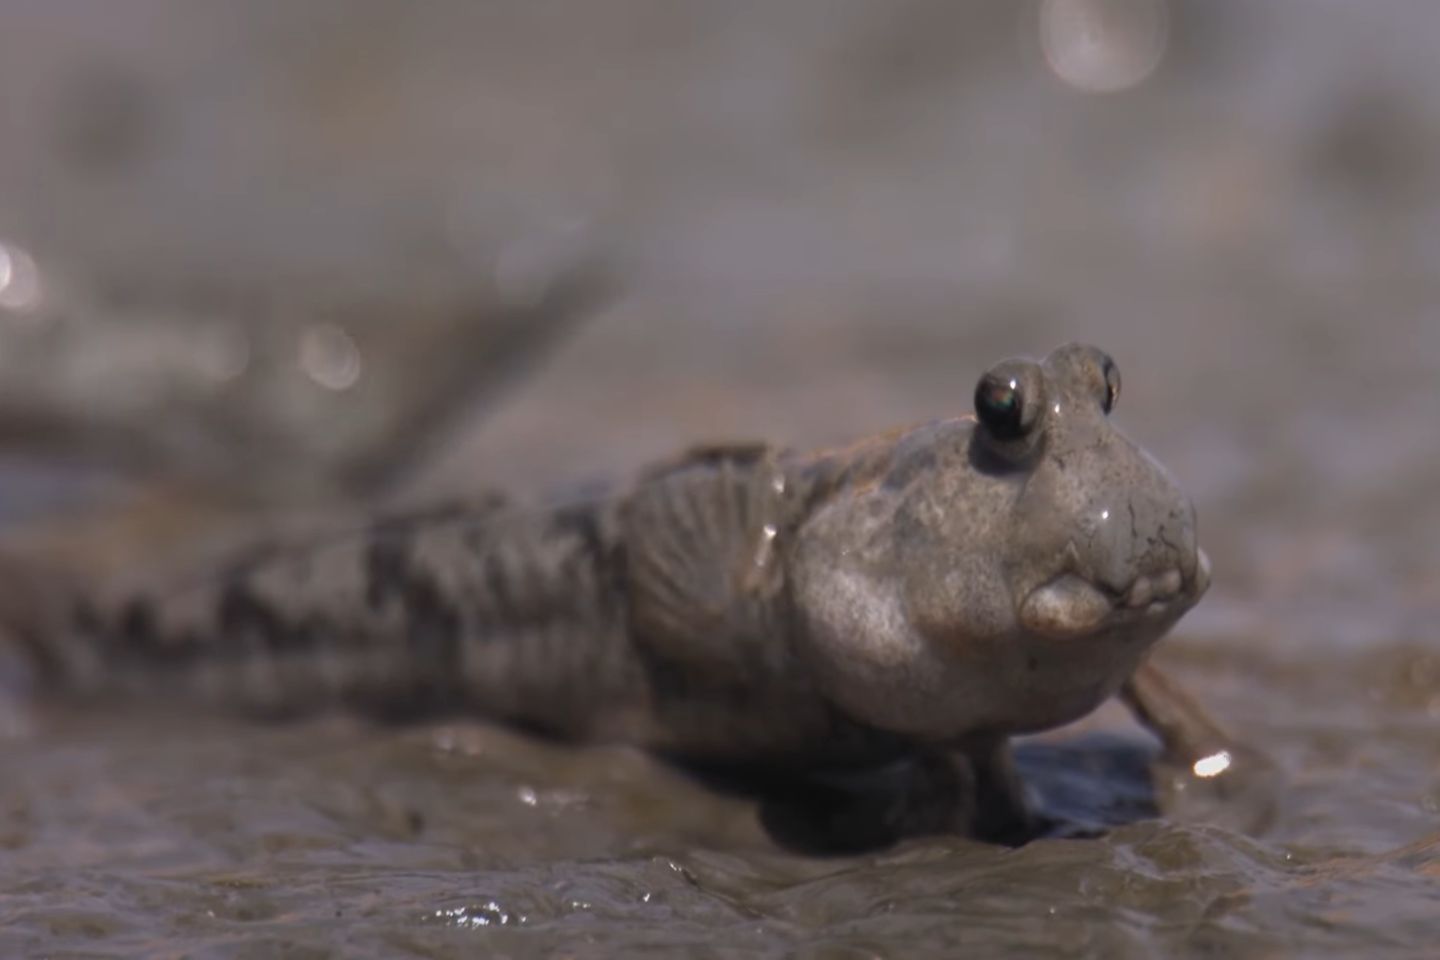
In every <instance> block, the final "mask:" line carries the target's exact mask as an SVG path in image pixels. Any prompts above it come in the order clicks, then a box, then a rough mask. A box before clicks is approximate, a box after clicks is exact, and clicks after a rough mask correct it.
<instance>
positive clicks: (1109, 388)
mask: <svg viewBox="0 0 1440 960" xmlns="http://www.w3.org/2000/svg"><path fill="white" fill-rule="evenodd" d="M1101 371H1102V372H1103V373H1104V375H1105V399H1104V400H1102V401H1101V403H1100V406H1101V408H1102V409H1103V410H1104V411H1105V413H1106V414H1109V413H1110V411H1111V410H1114V409H1115V404H1116V403H1117V402H1118V401H1119V400H1120V368H1119V367H1117V366H1115V361H1114V360H1111V359H1110V358H1109V357H1106V358H1105V362H1104V363H1103V364H1102V365H1101Z"/></svg>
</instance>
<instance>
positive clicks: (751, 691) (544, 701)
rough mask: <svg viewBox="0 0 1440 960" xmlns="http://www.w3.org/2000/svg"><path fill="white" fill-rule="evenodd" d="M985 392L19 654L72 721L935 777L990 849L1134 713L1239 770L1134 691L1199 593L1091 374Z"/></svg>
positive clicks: (200, 592)
mask: <svg viewBox="0 0 1440 960" xmlns="http://www.w3.org/2000/svg"><path fill="white" fill-rule="evenodd" d="M980 390H981V391H982V392H983V391H986V390H989V391H991V394H989V395H988V396H990V398H991V399H992V400H993V399H995V398H996V397H999V398H1000V399H1001V400H1002V401H1005V402H1010V406H1008V407H1006V408H1004V410H1003V411H1001V412H1002V413H1004V414H1006V415H1013V417H1012V419H1010V420H1008V421H1007V420H1005V419H1004V417H1003V416H1002V417H999V419H996V416H991V417H990V418H989V419H987V416H986V414H987V413H990V414H992V415H993V414H995V410H994V409H992V408H991V407H990V406H987V405H982V407H981V409H980V413H981V417H980V420H979V421H978V422H977V420H975V419H972V418H968V417H967V418H963V419H955V420H945V421H940V422H937V423H931V424H927V425H924V426H920V427H916V428H913V429H906V430H899V431H895V432H892V433H889V434H886V435H883V436H880V437H876V438H873V439H869V440H866V441H863V442H861V443H859V444H857V445H855V446H853V447H849V448H846V449H842V450H830V451H821V452H818V453H811V454H796V453H791V452H787V451H782V450H779V449H776V448H772V447H768V446H765V445H754V446H720V447H713V448H701V449H696V450H693V451H691V452H689V453H687V454H686V455H684V456H682V457H680V458H678V459H677V460H675V461H673V462H670V463H667V464H664V465H661V466H659V467H656V468H653V469H651V470H650V471H648V472H646V473H645V474H643V475H642V476H641V477H640V478H639V479H638V480H637V481H636V482H635V483H633V484H632V485H630V486H629V487H627V488H625V489H622V490H618V491H614V492H612V493H610V494H608V495H606V496H602V497H598V498H595V499H591V500H586V501H580V502H574V503H569V504H565V505H561V506H554V507H543V508H542V507H532V508H523V507H520V506H514V505H510V504H507V503H504V502H498V501H486V502H477V503H472V504H462V505H457V506H454V507H451V508H446V509H440V510H435V511H431V512H428V513H417V514H414V515H411V516H407V517H398V518H392V519H388V520H385V521H382V522H379V523H377V524H375V525H373V526H371V527H370V528H369V529H366V530H364V531H362V532H360V533H357V534H354V535H349V536H342V537H336V538H332V539H330V540H327V541H324V542H318V543H309V544H304V545H290V546H280V547H272V548H269V549H266V550H259V551H255V552H253V553H251V554H250V555H248V556H244V557H240V558H238V559H236V560H235V561H234V562H233V563H232V564H231V565H230V566H229V567H228V568H226V569H223V570H220V571H217V572H214V573H212V574H206V575H202V576H200V577H198V578H197V580H196V582H194V583H191V584H188V585H183V584H182V585H176V586H172V587H171V588H170V589H167V590H161V591H145V592H138V593H125V592H121V593H120V594H119V595H116V596H113V597H110V598H108V599H106V598H100V597H96V596H93V595H87V596H85V597H84V599H79V600H69V601H67V602H66V603H65V605H64V606H63V607H57V608H53V609H50V610H48V611H47V615H46V616H44V617H37V616H34V615H31V616H30V617H29V618H28V619H16V618H14V617H12V618H11V620H12V623H11V627H12V630H11V632H12V633H13V634H15V635H16V636H18V637H20V638H21V639H22V640H24V641H26V646H27V649H28V651H29V652H30V654H31V661H32V663H33V664H34V666H35V672H36V673H37V674H38V675H39V676H41V677H42V678H48V679H49V680H51V681H53V682H55V683H57V684H59V685H61V686H64V687H66V688H69V689H79V690H82V691H84V690H89V691H133V692H140V693H143V694H145V695H147V696H151V697H159V698H172V697H173V698H182V697H193V698H198V699H201V700H204V701H211V702H216V703H231V704H235V705H241V706H244V707H247V708H251V709H259V710H263V711H266V712H269V713H281V714H288V713H294V712H300V711H304V710H313V709H316V708H320V707H326V706H349V707H353V708H356V709H360V710H362V711H366V712H372V713H382V714H390V715H393V714H404V715H413V714H426V715H437V714H473V715H480V716H487V717H494V718H499V719H503V720H506V721H510V722H513V723H516V724H519V725H522V726H525V727H527V728H531V729H535V730H539V731H544V732H547V733H550V734H554V735H559V736H564V737H569V738H576V739H588V740H622V741H629V742H633V743H637V744H641V745H644V746H646V747H649V748H651V749H654V750H656V751H659V752H662V753H665V754H669V755H674V756H678V757H684V758H688V759H692V760H699V761H706V762H719V763H737V764H763V765H773V766H777V767H785V768H789V769H802V768H803V769H812V770H846V769H857V768H863V767H867V766H871V765H876V764H881V763H886V762H890V761H893V760H896V759H899V758H903V757H907V756H918V755H931V756H933V755H936V754H941V753H944V754H950V755H954V756H958V757H960V758H963V759H964V760H965V761H967V762H968V771H969V772H968V776H969V777H970V779H971V781H972V782H973V784H974V786H975V787H976V788H977V791H978V811H979V823H978V824H976V827H977V829H979V830H980V831H982V832H986V833H992V834H1005V833H1009V832H1013V831H1016V830H1024V829H1025V827H1026V825H1027V823H1028V819H1027V813H1026V809H1025V805H1024V802H1023V799H1022V793H1021V789H1020V786H1019V784H1018V781H1017V780H1016V777H1015V775H1014V773H1013V770H1012V768H1011V764H1010V759H1009V752H1008V738H1010V737H1011V736H1013V735H1016V734H1022V733H1028V732H1033V731H1039V730H1045V729H1048V728H1051V727H1055V726H1058V725H1061V724H1065V723H1068V722H1070V721H1072V720H1075V719H1077V718H1079V717H1081V716H1083V715H1084V714H1086V713H1088V712H1090V711H1091V710H1093V709H1094V708H1095V707H1097V706H1098V705H1099V704H1100V703H1101V702H1103V701H1104V700H1105V699H1106V698H1108V697H1110V696H1112V695H1115V694H1117V693H1120V694H1121V695H1122V696H1123V698H1124V699H1125V700H1126V702H1127V703H1128V704H1129V705H1130V706H1131V707H1132V709H1133V710H1134V711H1135V712H1136V714H1137V715H1138V716H1139V717H1140V718H1141V720H1142V721H1143V722H1145V723H1146V724H1147V725H1149V726H1150V727H1151V728H1152V729H1154V730H1155V731H1156V732H1157V733H1158V734H1159V735H1160V736H1161V738H1162V739H1163V740H1164V741H1165V744H1166V746H1167V747H1168V748H1169V749H1171V750H1172V751H1173V752H1176V753H1178V754H1180V755H1181V756H1182V757H1198V756H1201V755H1204V754H1205V753H1206V752H1208V751H1210V750H1213V749H1216V748H1217V747H1218V746H1219V745H1220V744H1221V743H1223V742H1224V741H1223V737H1222V735H1221V734H1220V733H1219V732H1218V731H1217V730H1216V729H1215V728H1214V726H1213V725H1211V724H1210V723H1209V722H1208V721H1207V720H1206V719H1205V718H1204V715H1203V713H1201V712H1200V711H1199V709H1198V708H1196V707H1195V706H1194V704H1193V703H1191V702H1190V701H1188V700H1187V699H1186V698H1185V697H1184V695H1183V694H1182V693H1180V692H1179V691H1178V690H1176V689H1175V688H1174V687H1173V685H1172V684H1170V683H1169V682H1168V681H1166V680H1165V678H1163V677H1161V676H1160V675H1159V674H1158V673H1156V672H1155V671H1154V668H1152V667H1149V666H1147V665H1145V664H1144V658H1145V655H1146V653H1147V651H1148V650H1149V649H1150V647H1151V646H1152V644H1154V642H1155V641H1156V640H1158V639H1159V638H1160V637H1161V636H1162V635H1163V634H1164V633H1165V632H1166V631H1167V630H1168V629H1169V628H1170V627H1171V626H1172V625H1173V624H1174V623H1175V621H1176V620H1178V619H1179V618H1180V616H1181V615H1182V614H1183V613H1184V612H1185V611H1186V610H1188V609H1189V608H1190V607H1191V606H1192V605H1194V604H1195V602H1196V601H1198V600H1199V599H1200V596H1201V595H1202V594H1203V593H1204V592H1205V589H1206V587H1207V586H1208V583H1209V569H1208V563H1207V561H1206V560H1205V557H1204V554H1203V553H1201V552H1200V550H1199V548H1198V547H1197V544H1196V534H1195V517H1194V510H1193V508H1192V507H1191V505H1190V502H1189V501H1188V499H1187V498H1186V497H1185V495H1184V494H1183V493H1182V492H1181V491H1180V489H1179V488H1178V487H1177V486H1176V484H1175V482H1174V481H1173V480H1172V479H1171V477H1170V475H1169V474H1168V473H1167V472H1166V471H1165V470H1164V469H1163V468H1162V467H1161V466H1160V465H1159V464H1158V463H1156V462H1155V461H1154V460H1153V459H1151V458H1150V457H1149V455H1147V454H1146V453H1145V452H1144V451H1143V450H1142V449H1140V448H1139V447H1138V446H1136V445H1135V444H1134V443H1132V442H1131V441H1129V440H1128V439H1126V438H1125V437H1124V436H1123V435H1122V434H1121V433H1120V432H1119V431H1117V430H1116V429H1115V428H1114V427H1113V426H1111V424H1110V422H1109V420H1108V419H1107V413H1108V410H1109V408H1110V406H1111V405H1112V404H1113V402H1114V399H1115V396H1116V394H1117V393H1118V374H1116V373H1115V371H1114V366H1113V364H1112V363H1111V362H1110V360H1109V358H1108V357H1106V356H1105V355H1104V354H1103V353H1101V352H1100V351H1098V350H1096V349H1094V348H1093V347H1086V346H1080V345H1070V346H1066V347H1062V348H1060V349H1058V350H1056V351H1055V352H1053V353H1052V354H1050V355H1049V356H1048V357H1047V358H1046V359H1045V360H1044V361H1043V362H1042V363H1038V364H1037V363H1034V362H1031V361H1019V360H1017V361H1008V362H1007V363H1004V364H1001V365H999V366H997V367H995V368H993V369H992V370H991V371H990V372H989V373H988V374H987V375H986V378H984V379H982V382H981V387H980ZM994 391H999V393H998V394H997V393H995V392H994ZM1007 391H1009V392H1008V394H1007ZM1011 401H1013V402H1011ZM977 402H979V394H977ZM992 420H993V421H994V422H993V423H992V422H991V421H992ZM11 606H13V604H11ZM56 617H59V618H60V619H58V620H57V619H56Z"/></svg>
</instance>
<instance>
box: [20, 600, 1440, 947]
mask: <svg viewBox="0 0 1440 960" xmlns="http://www.w3.org/2000/svg"><path fill="white" fill-rule="evenodd" d="M1206 604H1207V606H1213V607H1216V608H1224V607H1226V606H1227V604H1226V602H1225V601H1224V600H1223V598H1222V599H1219V600H1218V601H1217V600H1215V599H1214V598H1211V599H1208V600H1207V601H1206ZM1276 615H1277V611H1265V612H1262V611H1261V610H1260V609H1259V608H1258V607H1255V606H1246V605H1241V604H1234V605H1233V609H1216V610H1215V611H1213V613H1212V615H1211V616H1210V617H1209V618H1207V619H1208V620H1209V621H1210V622H1211V623H1213V624H1221V623H1222V622H1225V621H1228V622H1231V623H1234V624H1237V625H1240V624H1243V625H1244V629H1243V630H1237V631H1236V632H1227V631H1224V630H1221V629H1218V628H1212V629H1211V631H1210V632H1209V633H1207V634H1205V635H1203V636H1202V635H1198V634H1192V635H1191V636H1190V637H1189V638H1187V640H1186V642H1185V643H1183V644H1178V643H1177V644H1173V645H1172V647H1173V648H1172V650H1170V651H1169V656H1167V657H1166V660H1167V663H1168V664H1169V666H1170V667H1171V668H1172V669H1173V670H1174V671H1175V672H1176V673H1177V674H1178V675H1179V676H1180V677H1182V678H1183V679H1184V680H1186V681H1187V682H1188V683H1189V684H1190V685H1191V687H1192V688H1193V690H1194V692H1196V693H1197V694H1198V695H1200V696H1201V697H1203V699H1204V700H1205V701H1206V702H1207V703H1208V704H1209V705H1210V706H1211V707H1212V708H1213V709H1214V710H1215V711H1216V713H1217V714H1218V715H1219V716H1221V717H1223V718H1224V719H1225V722H1226V723H1227V724H1228V725H1229V726H1230V727H1231V728H1232V729H1233V730H1236V731H1241V732H1243V733H1244V735H1245V736H1246V738H1247V739H1248V740H1249V741H1250V742H1252V743H1256V744H1259V745H1261V746H1263V748H1264V749H1265V750H1267V751H1269V752H1270V753H1271V754H1272V756H1273V757H1274V759H1275V760H1276V761H1278V764H1279V766H1280V768H1281V770H1282V776H1281V780H1280V782H1275V781H1271V780H1262V781H1261V782H1260V783H1259V785H1258V787H1257V789H1256V791H1255V792H1254V793H1252V794H1249V795H1247V794H1243V793H1242V794H1240V795H1237V796H1229V797H1224V798H1215V797H1203V796H1193V795H1188V793H1193V792H1194V791H1196V790H1197V788H1198V786H1199V785H1198V784H1197V783H1196V782H1195V781H1190V782H1188V783H1185V784H1184V787H1185V789H1183V790H1181V791H1180V792H1179V793H1175V792H1171V791H1165V790H1162V791H1161V792H1160V797H1159V798H1158V799H1159V800H1160V802H1161V805H1162V806H1163V807H1164V810H1163V812H1162V813H1158V814H1157V813H1156V812H1155V811H1153V810H1151V809H1149V806H1150V803H1151V802H1152V800H1153V799H1155V798H1154V797H1153V796H1152V793H1151V790H1150V788H1149V781H1148V777H1147V766H1146V763H1147V760H1149V759H1150V752H1151V751H1150V748H1149V745H1148V744H1147V743H1146V741H1145V738H1144V737H1143V735H1142V734H1140V733H1139V731H1138V730H1137V729H1136V728H1134V727H1133V726H1130V725H1129V724H1128V722H1127V721H1126V720H1125V719H1124V718H1123V717H1122V716H1121V715H1120V713H1119V711H1118V710H1115V711H1111V710H1109V709H1107V710H1106V711H1102V714H1101V715H1100V717H1099V718H1098V719H1097V720H1095V721H1092V722H1091V723H1090V724H1089V725H1088V730H1082V731H1080V732H1073V731H1072V732H1067V733H1063V734H1061V735H1058V736H1054V737H1047V738H1045V739H1044V740H1043V741H1031V742H1028V743H1026V744H1025V747H1024V750H1023V752H1022V755H1021V759H1022V766H1023V769H1024V772H1025V775H1026V777H1027V779H1028V781H1029V782H1030V784H1031V786H1032V789H1034V790H1035V791H1036V793H1037V794H1038V795H1039V797H1040V799H1041V804H1042V809H1043V810H1045V811H1046V812H1047V813H1049V814H1051V815H1052V816H1057V817H1060V818H1064V819H1069V820H1071V821H1087V822H1090V823H1096V822H1104V821H1111V822H1114V823H1116V825H1115V826H1113V827H1112V828H1111V829H1109V830H1108V831H1107V832H1104V833H1103V834H1101V835H1099V836H1086V837H1083V838H1074V839H1069V838H1067V839H1042V840H1038V841H1035V842H1032V843H1030V844H1029V845H1027V846H1024V847H1021V848H1018V849H1009V848H1004V847H997V846H990V845H985V844H980V843H976V842H972V841H968V840H964V839H961V838H957V837H943V836H931V837H922V838H916V839H911V840H906V841H903V842H901V843H899V844H897V845H895V846H893V847H890V848H886V849H882V850H879V851H873V852H869V853H866V854H863V855H858V856H840V857H834V856H816V855H808V854H802V853H797V852H792V851H789V850H787V849H786V848H785V847H784V846H783V845H781V844H777V842H776V841H775V839H774V838H772V837H771V836H769V835H768V834H767V833H766V832H765V831H764V830H763V829H761V827H760V826H759V818H758V816H757V812H758V811H757V802H756V801H755V800H754V799H752V798H747V797H745V796H743V795H742V796H736V795H731V794H726V793H720V792H716V791H713V790H710V789H707V788H706V787H705V786H702V785H701V784H699V783H697V782H695V781H693V780H691V779H690V778H688V777H686V776H685V775H683V774H681V773H679V772H677V771H675V770H672V769H670V768H668V767H666V766H665V765H663V764H660V763H657V762H655V761H653V760H651V759H649V758H647V757H645V756H643V755H642V754H640V753H637V752H635V751H632V750H628V749H623V748H587V749H575V748H569V747H565V746H561V745H556V744H548V743H541V742H536V741H533V740H530V739H528V738H525V737H523V736H521V735H518V734H513V733H508V732H505V731H503V730H499V729H496V728H493V727H489V726H485V725H471V724H462V725H444V726H427V727H417V728H409V729H395V728H384V727H374V726H371V725H367V724H363V723H358V722H351V721H347V720H342V719H330V720H323V721H314V722H309V723H304V724H299V725H279V726H266V725H257V724H250V723H238V722H229V721H220V720H196V719H195V718H193V717H185V718H177V717H175V716H173V715H166V714H165V713H163V712H160V711H155V710H147V711H144V712H136V711H133V710H132V711H118V710H116V709H106V710H95V709H79V708H70V707H64V706H63V705H58V704H55V705H50V706H48V707H46V708H44V709H41V710H38V711H34V712H32V713H31V714H29V715H28V716H20V715H12V716H11V717H10V727H9V730H8V734H9V735H8V737H7V739H6V740H5V741H4V743H3V746H0V751H3V754H0V755H3V763H4V769H5V770H6V771H7V773H8V774H9V775H8V776H7V778H6V784H5V786H4V788H3V790H0V805H3V806H0V878H3V879H0V953H3V954H4V955H7V956H8V955H22V954H24V955H32V954H33V955H41V954H43V955H48V956H97V957H98V956H139V955H145V956H182V955H183V956H200V957H211V956H213V957H262V956H265V957H268V956H294V957H312V956H314V957H323V956H376V957H382V956H424V957H451V956H454V957H459V956H472V955H476V954H477V953H478V954H482V955H488V956H517V957H521V956H557V955H558V956H588V955H608V956H622V955H624V956H629V955H636V954H640V955H644V954H647V953H648V954H654V955H674V954H676V953H679V952H683V953H685V954H686V955H693V956H775V957H781V956H805V957H873V956H885V957H901V956H903V957H916V956H937V957H939V956H954V955H955V954H956V952H957V951H959V950H964V951H966V952H967V953H968V952H969V951H971V950H982V951H985V952H989V951H993V950H1000V949H1003V950H1006V951H1011V952H1014V953H1016V954H1025V953H1027V952H1029V951H1032V950H1033V951H1044V952H1046V953H1047V954H1050V955H1058V956H1107V957H1129V956H1135V957H1150V956H1158V955H1181V954H1198V955H1223V956H1245V957H1264V956H1277V955H1283V956H1310V955H1333V956H1344V955H1359V954H1364V955H1366V956H1384V955H1394V956H1405V955H1415V954H1414V950H1415V949H1416V947H1417V945H1420V944H1424V943H1428V942H1433V937H1434V936H1435V934H1436V932H1437V930H1440V927H1437V923H1440V920H1437V918H1440V912H1437V909H1440V903H1437V900H1440V885H1437V882H1436V881H1437V879H1440V832H1436V821H1437V818H1436V810H1437V808H1440V775H1437V771H1440V739H1437V738H1436V736H1435V723H1436V719H1435V713H1436V704H1437V697H1436V685H1437V682H1440V654H1437V653H1436V651H1435V650H1434V649H1433V648H1421V647H1416V646H1407V645H1404V644H1396V645H1395V646H1393V647H1390V648H1387V649H1384V650H1381V651H1378V652H1377V651H1373V650H1371V651H1348V652H1347V651H1345V650H1339V649H1335V650H1331V651H1329V652H1326V653H1323V654H1321V655H1319V656H1314V657H1308V658H1307V659H1306V660H1305V662H1304V663H1303V664H1299V665H1297V664H1296V663H1294V662H1292V661H1290V660H1288V659H1287V658H1286V657H1284V656H1283V655H1277V654H1276V653H1275V652H1274V651H1275V650H1276V649H1280V650H1283V649H1285V648H1287V647H1290V646H1291V645H1292V644H1293V645H1294V646H1296V647H1298V646H1302V645H1303V644H1304V643H1305V642H1306V641H1307V637H1306V636H1305V632H1306V628H1305V625H1304V622H1303V620H1300V619H1299V618H1292V617H1286V616H1283V615H1281V616H1279V617H1278V619H1273V620H1272V619H1270V618H1271V617H1275V616H1276ZM1257 630H1258V631H1260V632H1262V633H1264V634H1266V635H1268V636H1269V637H1270V638H1272V640H1271V644H1270V647H1269V648H1262V647H1259V646H1257V645H1256V644H1255V643H1253V642H1252V641H1251V639H1250V638H1251V637H1252V636H1254V635H1255V632H1256V631H1257ZM1164 782H1167V781H1164V780H1163V779H1162V783H1164Z"/></svg>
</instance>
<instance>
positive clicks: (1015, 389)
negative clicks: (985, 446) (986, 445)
mask: <svg viewBox="0 0 1440 960" xmlns="http://www.w3.org/2000/svg"><path fill="white" fill-rule="evenodd" d="M1025 393H1026V391H1025V389H1024V384H1023V383H1022V382H1021V378H1020V377H1019V376H1011V375H1006V374H1004V373H1001V372H997V371H991V372H990V373H987V374H985V376H983V377H981V378H980V382H979V383H978V384H976V386H975V416H976V418H977V419H978V420H979V421H980V423H981V424H983V425H984V427H985V429H986V430H989V431H990V435H991V436H993V437H994V438H995V439H996V440H1014V439H1016V438H1018V437H1021V436H1023V435H1024V434H1025V430H1026V428H1027V426H1028V423H1027V420H1031V419H1033V417H1027V416H1026V414H1027V413H1028V411H1027V409H1026V404H1027V402H1028V398H1027V397H1026V396H1025Z"/></svg>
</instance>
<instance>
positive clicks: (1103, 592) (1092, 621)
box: [1019, 549, 1210, 637]
mask: <svg viewBox="0 0 1440 960" xmlns="http://www.w3.org/2000/svg"><path fill="white" fill-rule="evenodd" d="M1188 566H1189V567H1190V570H1191V572H1190V575H1189V576H1186V574H1185V572H1184V571H1183V570H1182V569H1181V568H1180V567H1171V568H1169V569H1167V570H1162V571H1158V572H1155V573H1147V574H1140V575H1139V576H1137V577H1136V578H1135V579H1134V580H1133V581H1131V582H1130V583H1129V584H1128V585H1127V586H1126V587H1125V588H1124V589H1122V590H1113V589H1107V588H1105V587H1104V586H1101V585H1097V584H1095V583H1092V582H1091V581H1089V580H1086V579H1085V578H1084V577H1081V576H1078V575H1076V574H1074V573H1062V574H1060V575H1059V576H1057V577H1053V578H1052V579H1050V580H1047V581H1046V582H1045V583H1043V584H1041V585H1040V586H1038V587H1036V588H1035V589H1034V590H1031V591H1030V593H1029V594H1028V595H1027V596H1026V597H1025V601H1024V602H1023V603H1022V604H1021V605H1020V611H1019V612H1020V622H1021V624H1023V625H1024V626H1025V627H1026V628H1027V629H1029V630H1033V631H1034V632H1035V633H1038V634H1041V635H1043V636H1049V637H1077V636H1086V635H1089V634H1092V633H1094V632H1096V631H1097V630H1099V629H1101V628H1102V627H1106V626H1109V625H1112V624H1115V623H1118V622H1123V621H1128V620H1132V619H1162V618H1165V617H1167V616H1174V615H1176V614H1177V612H1178V613H1183V612H1184V611H1185V610H1188V609H1189V608H1190V607H1191V606H1193V605H1194V604H1195V603H1196V602H1197V601H1198V600H1199V599H1200V597H1201V596H1203V595H1204V593H1205V591H1206V590H1208V589H1209V588H1210V558H1209V557H1207V556H1206V555H1205V551H1203V550H1198V549H1197V550H1196V552H1195V559H1194V562H1193V563H1192V564H1188Z"/></svg>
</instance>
